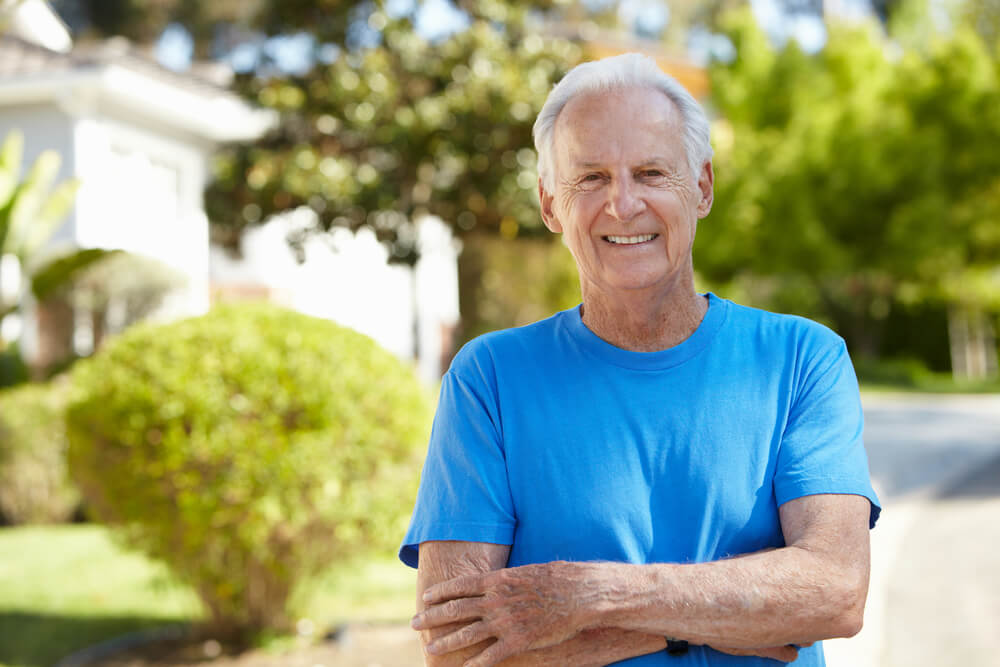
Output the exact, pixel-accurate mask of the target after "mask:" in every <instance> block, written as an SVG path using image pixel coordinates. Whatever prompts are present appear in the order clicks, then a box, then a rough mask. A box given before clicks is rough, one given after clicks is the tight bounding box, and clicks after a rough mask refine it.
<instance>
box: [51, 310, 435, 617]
mask: <svg viewBox="0 0 1000 667" xmlns="http://www.w3.org/2000/svg"><path fill="white" fill-rule="evenodd" d="M73 379H74V398H73V401H72V403H71V405H70V407H69V410H68V414H67V422H68V426H69V436H70V463H71V470H72V472H73V475H74V477H75V479H76V480H77V481H78V483H79V485H80V487H81V489H82V490H83V493H84V495H85V497H86V498H87V500H88V506H89V507H90V508H92V511H93V512H94V513H95V514H96V515H97V517H98V518H100V519H101V520H103V521H105V522H108V523H110V524H113V525H116V526H118V527H120V529H121V530H120V531H119V534H120V535H121V536H122V538H123V539H124V540H125V542H126V544H129V545H132V546H135V547H138V548H140V549H141V550H143V551H145V552H146V553H148V554H150V555H152V556H154V557H157V558H161V559H163V560H164V561H166V562H167V563H168V564H169V565H170V566H171V567H172V568H173V569H174V571H175V572H176V573H177V574H178V575H179V576H180V577H181V578H182V579H184V580H186V581H188V582H190V583H191V584H192V585H193V587H194V588H195V590H196V591H197V593H198V595H199V596H200V598H201V600H202V601H203V602H204V604H205V606H206V608H207V611H208V612H209V614H210V617H211V619H212V621H213V623H214V625H215V629H216V630H217V631H222V632H228V633H230V634H243V635H247V634H248V633H252V632H254V631H258V630H261V629H265V628H270V629H284V628H286V627H287V626H288V621H289V618H290V613H289V612H290V610H288V609H287V605H288V601H289V598H290V595H291V594H292V593H293V592H294V589H295V588H296V587H297V586H299V585H300V584H302V583H303V582H304V581H305V580H307V579H308V578H309V577H311V576H312V575H314V574H316V573H317V572H319V571H320V570H321V569H323V568H324V567H325V566H327V565H329V564H330V563H331V562H332V561H333V560H334V559H337V558H341V557H343V556H345V555H348V554H351V555H357V554H358V553H364V552H366V551H367V550H374V549H391V548H393V547H395V545H396V544H397V540H398V539H399V536H400V535H401V534H402V532H403V530H404V528H405V521H406V515H407V512H408V503H409V502H411V500H412V497H413V494H414V490H415V484H416V478H417V474H418V471H419V459H420V454H421V452H422V449H423V444H424V443H425V440H426V435H427V428H428V424H429V419H428V418H429V404H428V401H427V397H426V395H425V393H424V390H423V388H422V387H421V386H420V384H419V383H418V381H417V380H416V378H415V376H414V375H413V373H412V371H411V369H410V368H409V367H407V366H406V365H404V364H403V363H401V362H400V361H398V360H397V359H396V358H395V357H394V356H392V355H391V354H390V353H388V352H386V351H384V350H383V349H381V348H379V347H378V346H377V345H376V344H375V343H374V342H373V341H372V340H371V339H369V338H367V337H365V336H363V335H361V334H359V333H356V332H354V331H351V330H349V329H345V328H342V327H339V326H337V325H335V324H333V323H332V322H329V321H326V320H319V319H315V318H311V317H307V316H304V315H300V314H297V313H293V312H289V311H285V310H282V309H279V308H277V307H273V306H268V305H264V304H258V305H245V304H244V305H241V306H228V307H220V308H217V309H215V310H213V311H212V312H211V313H209V314H208V315H205V316H203V317H199V318H194V319H189V320H185V321H182V322H178V323H174V324H170V325H161V326H152V325H140V326H137V327H134V328H132V329H130V330H129V331H127V332H125V333H124V334H123V335H122V336H120V337H119V338H117V339H114V340H112V341H110V342H109V343H108V344H107V345H106V346H105V347H104V348H103V349H102V350H101V351H100V352H99V353H98V354H97V355H95V357H94V358H92V359H88V360H84V361H82V362H80V363H79V364H78V365H77V366H76V367H75V368H74V372H73Z"/></svg>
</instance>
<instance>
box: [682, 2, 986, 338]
mask: <svg viewBox="0 0 1000 667" xmlns="http://www.w3.org/2000/svg"><path fill="white" fill-rule="evenodd" d="M728 30H729V34H730V36H731V38H732V40H733V43H734V44H735V46H736V49H737V57H736V58H735V60H733V62H731V63H727V64H723V63H717V64H716V65H714V66H713V68H712V70H711V79H712V89H713V103H714V104H715V106H716V107H717V108H718V110H719V112H720V114H721V115H722V117H723V118H725V120H724V121H719V122H718V123H717V125H716V133H715V134H716V142H717V158H716V162H715V165H716V173H717V176H718V181H717V189H716V203H715V207H714V212H713V215H712V218H710V219H709V220H707V221H705V222H704V223H703V224H702V225H701V227H700V228H699V239H698V244H697V247H696V266H698V268H699V271H701V272H702V274H703V276H704V277H705V278H707V279H708V280H709V281H710V282H715V283H725V282H733V283H736V284H741V285H742V286H743V287H744V288H745V289H747V290H748V291H753V288H754V287H756V288H757V296H758V297H761V296H763V297H764V298H765V299H766V300H768V301H775V300H776V301H783V302H785V303H788V302H792V301H798V302H799V305H800V306H801V307H800V308H797V310H799V311H800V312H807V313H810V314H812V315H813V316H817V317H819V318H821V319H826V320H827V321H829V322H831V323H832V324H834V325H835V326H836V327H837V328H838V329H839V330H840V331H841V332H842V333H843V334H844V335H845V336H846V337H847V338H848V339H849V342H850V343H853V345H854V347H855V349H856V350H858V351H859V352H860V353H861V354H862V355H874V354H876V353H877V351H878V349H879V340H880V336H881V331H882V328H883V327H884V326H885V322H886V320H887V318H888V317H889V315H890V314H891V311H892V308H893V307H896V306H897V305H900V304H904V305H905V304H913V303H917V302H921V301H935V300H936V301H938V302H943V303H953V302H968V303H970V304H974V305H976V306H985V307H990V306H993V307H995V306H996V305H997V304H998V303H1000V284H998V282H997V280H996V277H995V276H993V275H991V273H990V272H991V271H992V270H993V267H994V266H995V265H996V264H997V263H998V262H1000V152H998V151H996V150H995V147H996V146H997V145H1000V68H998V65H997V61H996V60H995V58H994V57H993V56H992V55H991V54H990V53H989V51H988V49H987V48H986V47H985V45H984V44H983V43H982V42H981V41H980V40H979V39H978V38H977V36H976V35H975V34H973V33H971V32H968V31H964V30H958V31H956V32H955V33H954V34H953V35H951V36H939V37H938V38H936V39H935V41H933V42H932V43H931V44H929V45H928V46H927V48H926V49H925V50H924V51H923V52H916V51H905V50H904V51H901V52H895V53H894V52H893V50H892V49H893V48H894V47H893V46H892V45H890V44H888V43H886V41H885V40H884V39H883V38H882V36H881V34H880V33H879V32H878V31H877V30H876V29H874V27H872V26H867V27H851V28H848V27H838V26H832V27H831V29H830V37H829V41H828V43H827V46H826V48H825V49H823V50H822V51H820V52H818V53H816V54H814V55H806V54H804V53H802V52H801V51H800V50H799V49H798V48H797V46H796V45H795V44H794V43H792V42H790V43H789V44H788V45H787V46H785V47H784V48H783V49H781V50H775V49H773V48H772V47H771V46H770V45H769V44H768V42H767V40H766V39H765V38H764V36H763V34H762V33H761V31H760V29H759V28H758V27H757V26H756V24H755V23H754V21H753V20H752V18H751V17H750V16H749V14H748V13H744V14H738V15H734V16H732V17H731V18H730V23H729V25H728Z"/></svg>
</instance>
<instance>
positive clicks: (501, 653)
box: [462, 639, 511, 667]
mask: <svg viewBox="0 0 1000 667" xmlns="http://www.w3.org/2000/svg"><path fill="white" fill-rule="evenodd" d="M510 656H511V653H510V651H509V650H508V649H507V647H506V646H505V644H504V642H503V640H500V639H498V640H497V641H495V642H493V644H491V645H490V646H489V648H487V649H486V650H484V651H483V652H482V653H480V654H479V655H477V656H476V657H474V658H472V659H470V660H466V661H465V664H464V665H463V666H462V667H491V666H492V665H499V664H500V663H501V662H503V661H504V660H506V659H507V658H509V657H510Z"/></svg>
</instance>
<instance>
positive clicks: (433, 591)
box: [423, 574, 485, 604]
mask: <svg viewBox="0 0 1000 667" xmlns="http://www.w3.org/2000/svg"><path fill="white" fill-rule="evenodd" d="M484 578H485V575H481V574H470V575H466V576H464V577H456V578H454V579H449V580H448V581H442V582H441V583H440V584H434V585H433V586H429V587H428V588H427V590H425V591H424V596H423V597H424V603H425V604H436V603H438V602H443V601H444V600H454V599H455V598H467V597H473V596H476V595H482V594H483V591H484V590H485V586H484V582H483V579H484Z"/></svg>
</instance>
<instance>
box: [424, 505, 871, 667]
mask: <svg viewBox="0 0 1000 667" xmlns="http://www.w3.org/2000/svg"><path fill="white" fill-rule="evenodd" d="M868 510H869V504H868V501H867V500H866V499H865V498H863V497H860V496H836V495H825V496H808V497H803V498H799V499H795V500H793V501H789V502H788V503H786V504H785V505H783V506H782V507H781V508H780V514H781V517H782V530H783V532H784V533H785V539H786V542H787V543H788V544H789V546H786V547H783V548H780V549H774V550H770V551H766V552H759V553H755V554H748V555H744V556H738V557H735V558H731V559H726V560H719V561H713V562H707V563H697V564H683V565H675V564H650V565H635V564H627V563H608V562H603V563H600V562H598V563H595V562H552V563H536V564H531V565H523V566H518V567H511V568H505V569H499V570H496V571H493V572H485V573H481V574H475V575H467V576H459V577H456V578H454V579H450V580H448V581H442V582H441V583H438V584H435V585H432V586H429V587H428V588H426V590H424V593H423V594H422V602H423V603H424V604H426V605H427V608H426V609H425V610H424V611H423V612H422V613H420V614H418V616H417V617H416V618H414V621H413V624H414V627H415V628H417V629H421V630H426V629H430V628H437V627H441V626H443V625H446V624H449V623H456V622H465V623H466V624H467V625H466V626H465V627H464V628H462V630H461V631H459V632H454V633H452V634H450V635H448V636H445V637H440V638H438V639H436V640H435V641H434V642H432V643H431V644H430V645H428V647H427V649H428V651H429V652H432V653H435V654H439V655H443V654H446V653H450V652H453V651H457V650H460V649H463V648H465V647H468V646H471V645H472V644H476V643H479V642H481V641H483V640H485V639H487V638H490V637H493V638H496V639H497V640H498V641H497V642H496V643H495V644H493V645H491V646H489V647H488V648H487V649H486V650H485V651H483V653H482V654H481V655H479V656H477V658H476V659H475V660H474V661H473V662H472V663H471V664H473V665H476V667H487V666H489V665H495V664H499V663H500V662H502V661H503V660H504V659H508V658H511V657H513V656H516V655H518V654H524V653H529V652H530V651H532V650H536V649H544V648H546V647H551V646H557V645H559V644H562V643H564V642H565V641H566V640H568V639H571V638H573V637H576V636H577V635H578V634H580V632H581V631H583V630H587V629H592V628H621V629H624V630H631V631H635V632H640V633H645V634H649V635H655V636H674V637H679V638H681V639H685V640H687V641H689V642H691V643H693V644H707V645H710V646H713V647H719V646H722V647H729V649H730V650H728V651H727V650H726V649H719V650H722V651H725V652H732V650H733V649H737V650H738V649H750V650H751V651H752V652H755V649H756V648H757V647H778V648H779V649H781V648H783V647H784V646H785V645H787V644H808V643H811V642H813V641H817V640H821V639H827V638H830V637H843V636H850V635H852V634H855V633H856V632H857V631H858V629H860V624H861V619H862V616H863V610H864V602H865V597H866V594H867V590H868V568H869V555H868V526H867V519H868V516H867V514H868ZM766 650H767V651H771V650H773V648H772V649H766ZM793 650H794V649H793ZM769 657H770V656H769ZM778 659H783V658H778Z"/></svg>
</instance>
